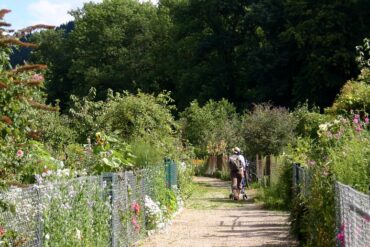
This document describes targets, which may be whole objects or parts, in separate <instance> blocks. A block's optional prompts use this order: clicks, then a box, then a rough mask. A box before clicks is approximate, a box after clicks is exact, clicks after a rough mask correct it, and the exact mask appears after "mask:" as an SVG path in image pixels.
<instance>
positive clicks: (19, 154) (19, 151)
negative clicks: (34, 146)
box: [16, 149, 24, 158]
mask: <svg viewBox="0 0 370 247" xmlns="http://www.w3.org/2000/svg"><path fill="white" fill-rule="evenodd" d="M16 155H17V157H19V158H22V157H23V155H24V152H23V151H22V150H21V149H19V150H18V151H17V154H16Z"/></svg>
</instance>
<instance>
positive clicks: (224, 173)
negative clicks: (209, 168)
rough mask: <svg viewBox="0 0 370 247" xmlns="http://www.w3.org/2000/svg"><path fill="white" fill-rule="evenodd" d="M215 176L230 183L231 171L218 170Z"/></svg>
mask: <svg viewBox="0 0 370 247" xmlns="http://www.w3.org/2000/svg"><path fill="white" fill-rule="evenodd" d="M214 176H215V177H216V178H219V179H221V180H224V181H230V171H228V170H222V171H220V170H217V171H216V172H215V174H214Z"/></svg>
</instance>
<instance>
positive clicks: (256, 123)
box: [241, 104, 297, 157]
mask: <svg viewBox="0 0 370 247" xmlns="http://www.w3.org/2000/svg"><path fill="white" fill-rule="evenodd" d="M296 124H297V122H296V119H295V118H294V117H293V116H292V115H291V114H290V113H289V112H288V110H287V109H285V108H275V107H272V106H271V105H270V104H261V105H255V107H254V109H253V111H251V112H247V113H245V114H244V116H243V119H242V126H241V135H242V136H243V138H244V142H245V144H246V151H247V154H248V156H249V157H255V156H256V154H262V155H269V154H279V153H280V152H281V151H282V149H283V148H284V147H285V146H286V145H287V144H288V143H290V142H291V141H292V140H293V137H294V136H295V135H294V129H295V127H296Z"/></svg>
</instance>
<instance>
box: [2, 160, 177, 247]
mask: <svg viewBox="0 0 370 247" xmlns="http://www.w3.org/2000/svg"><path fill="white" fill-rule="evenodd" d="M175 182H176V183H177V169H176V165H175V164H174V163H173V162H166V165H165V166H164V167H163V165H162V166H153V167H151V168H146V169H144V170H140V171H137V172H132V171H127V172H123V173H106V174H102V175H101V176H89V177H80V178H76V179H70V180H66V181H63V182H57V183H49V184H44V185H34V186H32V187H29V188H10V189H9V191H7V192H6V193H2V194H0V201H2V202H5V203H7V204H8V205H9V206H10V209H9V210H6V211H4V212H1V213H0V228H1V229H0V233H3V232H1V231H6V232H7V233H8V234H11V235H12V240H11V242H10V243H8V245H9V246H24V247H42V246H56V247H57V246H99V247H100V246H112V247H121V246H130V245H132V244H133V243H134V242H136V241H137V240H139V239H140V238H142V237H143V236H145V233H146V230H145V222H146V221H145V217H146V215H145V211H144V197H145V196H149V197H150V198H151V199H152V200H153V201H158V200H159V197H162V198H163V197H165V196H166V195H165V194H163V191H164V190H160V187H161V186H162V187H163V189H164V188H165V187H166V185H167V186H168V187H170V188H174V187H175V186H176V185H175V184H174V183H175ZM158 188H159V189H158ZM161 191H162V192H161ZM137 205H139V207H141V208H136V206H137ZM66 222H68V224H66ZM68 236H69V237H68ZM71 236H72V237H71ZM0 241H1V240H0ZM84 241H85V242H84ZM2 245H4V246H7V245H6V243H4V242H3V243H0V246H2Z"/></svg>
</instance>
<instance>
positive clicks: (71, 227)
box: [42, 180, 111, 247]
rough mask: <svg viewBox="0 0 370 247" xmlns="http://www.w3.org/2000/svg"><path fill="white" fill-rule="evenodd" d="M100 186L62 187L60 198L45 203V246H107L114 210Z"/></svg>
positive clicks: (73, 184)
mask: <svg viewBox="0 0 370 247" xmlns="http://www.w3.org/2000/svg"><path fill="white" fill-rule="evenodd" d="M99 185H100V184H99V183H98V182H97V183H96V184H95V183H94V184H92V183H87V182H86V181H83V180H81V181H75V183H66V182H65V183H62V184H60V187H59V188H58V189H59V196H53V197H51V198H50V201H48V202H46V201H45V202H44V203H45V205H44V207H45V209H44V210H43V236H42V240H43V245H44V246H96V247H98V246H107V244H108V243H109V242H110V240H111V231H110V230H111V224H110V215H111V208H110V205H109V204H108V203H107V201H106V200H108V198H106V197H104V196H103V197H102V193H103V189H102V187H100V186H99ZM87 205H89V206H87Z"/></svg>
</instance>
